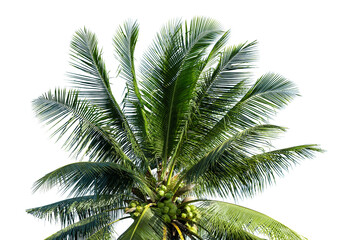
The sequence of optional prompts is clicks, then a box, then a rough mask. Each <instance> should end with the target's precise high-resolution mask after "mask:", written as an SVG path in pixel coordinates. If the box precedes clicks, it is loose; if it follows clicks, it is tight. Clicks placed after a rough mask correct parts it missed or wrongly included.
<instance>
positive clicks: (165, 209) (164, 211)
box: [162, 207, 170, 214]
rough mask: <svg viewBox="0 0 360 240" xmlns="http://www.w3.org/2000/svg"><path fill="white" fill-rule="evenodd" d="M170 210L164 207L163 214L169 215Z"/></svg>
mask: <svg viewBox="0 0 360 240" xmlns="http://www.w3.org/2000/svg"><path fill="white" fill-rule="evenodd" d="M169 210H170V208H169V207H163V208H162V212H163V213H165V214H166V213H168V212H169Z"/></svg>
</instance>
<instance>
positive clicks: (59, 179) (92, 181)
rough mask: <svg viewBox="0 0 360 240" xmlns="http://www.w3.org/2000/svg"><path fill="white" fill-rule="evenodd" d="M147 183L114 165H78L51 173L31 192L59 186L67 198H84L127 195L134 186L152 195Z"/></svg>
mask: <svg viewBox="0 0 360 240" xmlns="http://www.w3.org/2000/svg"><path fill="white" fill-rule="evenodd" d="M146 182H147V181H146V180H145V179H144V178H143V177H142V175H140V174H139V173H137V172H135V171H133V170H130V169H128V168H125V167H123V166H121V165H119V164H116V163H107V162H103V163H98V162H78V163H72V164H69V165H66V166H64V167H61V168H59V169H57V170H54V171H52V172H50V173H48V174H46V175H45V176H44V177H42V178H40V179H39V180H37V181H36V183H35V184H34V190H35V191H37V190H39V189H40V188H41V189H45V190H46V189H50V188H52V187H54V186H57V185H58V186H60V187H61V189H62V191H63V192H66V191H70V195H75V196H84V195H86V194H91V193H96V194H97V195H109V194H110V195H112V194H124V195H129V194H130V192H131V189H132V187H133V186H134V185H139V186H140V189H142V190H143V191H144V192H145V193H146V194H152V192H151V191H150V190H149V188H148V187H147V185H146Z"/></svg>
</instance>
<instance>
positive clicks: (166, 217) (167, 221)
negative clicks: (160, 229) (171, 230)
mask: <svg viewBox="0 0 360 240" xmlns="http://www.w3.org/2000/svg"><path fill="white" fill-rule="evenodd" d="M162 218H163V220H164V222H166V223H169V222H171V218H170V216H169V215H167V214H164V215H163V216H162Z"/></svg>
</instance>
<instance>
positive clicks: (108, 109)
mask: <svg viewBox="0 0 360 240" xmlns="http://www.w3.org/2000/svg"><path fill="white" fill-rule="evenodd" d="M71 50H72V52H71V57H72V62H71V65H72V66H73V67H74V68H75V69H77V70H79V72H80V73H70V74H69V76H70V77H71V81H72V82H73V83H74V86H75V87H76V88H79V89H80V91H79V94H80V97H82V98H86V99H88V100H89V101H91V102H93V103H94V104H95V105H97V106H99V107H100V109H101V110H102V111H103V112H104V113H106V114H107V115H109V117H110V118H111V120H112V121H114V123H113V124H111V125H112V127H113V129H112V131H114V132H115V135H116V136H118V138H117V141H118V142H120V143H121V144H122V145H123V147H124V148H125V149H126V150H127V152H128V154H130V153H131V154H132V155H133V156H132V158H134V157H135V156H134V154H136V155H137V156H142V155H143V153H142V151H141V149H140V147H139V146H138V142H137V140H136V138H135V136H134V133H133V132H132V130H131V128H130V126H129V124H128V122H127V121H126V119H125V116H124V113H123V112H122V110H121V109H120V106H119V105H118V103H117V101H116V100H115V98H114V96H113V94H112V91H111V88H110V81H109V76H108V73H107V71H106V67H105V64H104V61H103V60H102V56H101V55H102V53H101V50H99V49H98V42H97V38H96V36H95V34H93V33H92V32H90V31H88V30H87V29H86V28H84V29H81V30H79V31H77V32H76V34H75V36H74V38H73V40H72V42H71ZM133 151H134V152H133Z"/></svg>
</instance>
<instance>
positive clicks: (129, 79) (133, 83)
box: [114, 21, 149, 149]
mask: <svg viewBox="0 0 360 240" xmlns="http://www.w3.org/2000/svg"><path fill="white" fill-rule="evenodd" d="M138 33H139V24H138V23H137V22H136V21H135V22H133V21H127V22H126V23H125V24H124V26H123V27H119V29H118V31H117V32H116V34H115V37H114V46H115V53H116V57H117V59H118V60H119V63H120V65H119V74H120V76H121V77H122V78H123V79H125V80H126V90H127V92H126V94H125V97H124V99H123V105H124V114H125V116H126V119H127V121H128V123H129V126H130V128H131V130H132V132H133V133H134V135H135V137H136V140H137V142H138V143H139V144H141V147H142V149H146V148H149V147H148V146H146V143H145V142H147V135H148V133H147V132H148V129H147V128H148V127H147V120H146V114H145V109H144V106H143V103H142V97H141V94H140V89H139V86H138V85H139V84H138V81H137V78H136V72H135V57H134V52H135V45H136V42H137V38H138ZM144 144H145V145H144Z"/></svg>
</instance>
